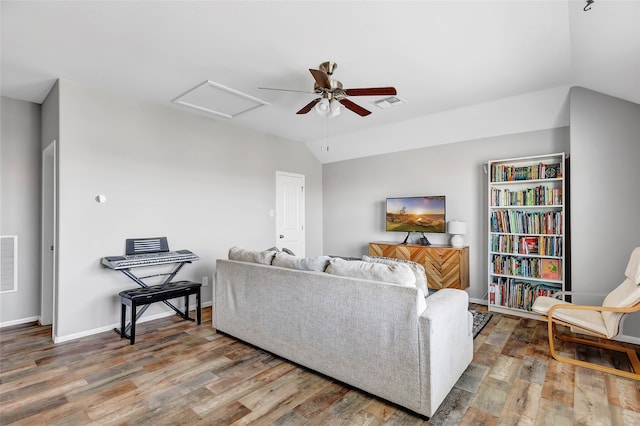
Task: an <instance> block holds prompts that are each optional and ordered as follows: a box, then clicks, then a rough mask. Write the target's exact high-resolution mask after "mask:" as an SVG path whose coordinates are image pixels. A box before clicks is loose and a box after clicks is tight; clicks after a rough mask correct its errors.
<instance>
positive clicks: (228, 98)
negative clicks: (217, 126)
mask: <svg viewBox="0 0 640 426" xmlns="http://www.w3.org/2000/svg"><path fill="white" fill-rule="evenodd" d="M173 102H175V103H177V104H179V105H183V106H186V107H189V108H194V109H197V110H199V111H204V112H207V113H210V114H215V115H219V116H221V117H225V118H233V117H235V116H236V115H238V114H242V113H244V112H247V111H251V110H253V109H256V108H258V107H261V106H263V105H269V103H268V102H266V101H263V100H262V99H258V98H256V97H253V96H251V95H247V94H246V93H242V92H240V91H238V90H235V89H231V88H230V87H227V86H223V85H222V84H218V83H214V82H213V81H211V80H207V81H205V82H203V83H201V84H199V85H197V86H196V87H194V88H193V89H191V90H189V91H187V92H186V93H184V94H182V95H180V96H178V97H177V98H175V99H174V100H173Z"/></svg>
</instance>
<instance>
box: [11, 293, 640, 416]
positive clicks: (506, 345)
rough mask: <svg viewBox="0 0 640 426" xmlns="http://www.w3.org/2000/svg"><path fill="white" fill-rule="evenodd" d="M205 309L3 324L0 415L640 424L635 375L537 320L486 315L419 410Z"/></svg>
mask: <svg viewBox="0 0 640 426" xmlns="http://www.w3.org/2000/svg"><path fill="white" fill-rule="evenodd" d="M471 308H472V309H477V310H484V311H486V307H484V306H480V305H472V306H471ZM210 320H211V308H205V309H203V323H202V325H200V326H197V325H196V324H194V323H193V322H188V321H183V320H181V319H180V318H179V317H177V316H172V317H167V318H163V319H158V320H153V321H149V322H146V323H141V324H140V325H139V327H138V330H137V331H138V333H137V336H136V344H135V345H133V346H131V345H129V341H128V340H126V339H120V337H119V336H118V335H117V334H116V333H114V332H113V331H111V332H104V333H101V334H98V335H94V336H90V337H85V338H81V339H78V340H75V341H71V342H67V343H61V344H57V345H54V344H52V343H51V339H50V334H51V329H50V328H49V327H40V326H37V325H36V324H28V325H22V326H14V327H8V328H4V329H2V330H0V356H1V361H0V404H1V405H0V424H1V425H14V424H15V425H20V424H24V425H49V424H65V425H88V424H99V425H109V424H132V425H165V424H166V425H200V424H207V425H228V424H238V425H240V424H273V425H343V424H348V425H382V424H394V425H418V424H423V425H428V424H434V425H456V424H468V425H494V424H496V425H497V424H504V425H515V424H527V425H528V424H531V425H575V424H577V425H640V392H639V391H638V383H637V382H635V381H633V380H628V379H624V378H620V377H617V376H613V375H609V374H604V373H601V372H596V371H593V370H589V369H584V368H581V367H574V366H571V365H568V364H563V363H558V362H556V361H555V360H553V359H550V357H549V348H548V345H547V335H546V325H545V323H543V322H540V321H535V320H531V319H521V318H517V317H512V316H507V315H500V314H494V316H493V318H492V319H491V321H490V323H489V324H488V325H487V326H486V327H485V329H484V330H483V331H482V332H481V334H480V335H479V336H478V337H477V338H476V339H475V340H474V350H475V354H474V358H473V363H472V364H471V365H470V367H469V368H468V369H467V371H466V372H465V373H464V375H463V376H462V378H461V379H460V380H459V381H458V383H457V384H456V386H455V387H454V389H453V390H452V391H451V393H450V394H449V396H448V397H447V399H446V400H445V402H444V403H443V405H442V406H441V407H440V409H439V410H438V411H437V412H436V414H435V415H434V416H433V417H432V418H430V419H428V420H427V419H425V418H424V417H420V416H418V415H416V414H415V413H412V412H410V411H407V410H405V409H403V408H401V407H398V406H396V405H394V404H391V403H389V402H386V401H383V400H380V399H378V398H375V397H373V396H371V395H369V394H366V393H364V392H361V391H359V390H357V389H354V388H352V387H350V386H347V385H344V384H341V383H337V382H335V381H333V380H331V379H330V378H327V377H325V376H321V375H318V374H316V373H314V372H312V371H309V370H307V369H305V368H302V367H300V366H298V365H294V364H291V363H289V362H287V361H284V360H282V359H280V358H278V357H276V356H273V355H271V354H269V353H266V352H264V351H262V350H259V349H257V348H255V347H252V346H250V345H247V344H245V343H243V342H240V341H237V340H236V339H233V338H231V337H229V336H227V335H224V334H220V333H216V332H215V330H214V329H213V328H212V327H211V323H210ZM630 346H632V345H630ZM632 347H633V346H632ZM635 348H636V350H639V349H640V348H638V347H637V346H636V347H635ZM559 349H560V351H561V352H562V353H564V354H571V355H573V356H576V357H579V358H586V359H591V360H593V359H596V360H599V362H602V363H605V364H611V363H615V364H620V363H623V361H621V360H620V359H618V358H615V357H612V355H611V354H608V353H601V352H600V351H596V350H591V349H589V350H583V349H576V348H575V346H571V345H570V344H564V345H563V346H561V347H560V348H559ZM371 374H375V371H372V372H371Z"/></svg>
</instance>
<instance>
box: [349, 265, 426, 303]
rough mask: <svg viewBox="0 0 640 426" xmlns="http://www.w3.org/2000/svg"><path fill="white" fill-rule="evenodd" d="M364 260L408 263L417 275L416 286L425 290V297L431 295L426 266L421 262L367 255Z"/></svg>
mask: <svg viewBox="0 0 640 426" xmlns="http://www.w3.org/2000/svg"><path fill="white" fill-rule="evenodd" d="M362 260H364V261H365V262H375V263H384V264H385V265H393V264H396V263H401V264H403V265H407V266H408V267H409V268H411V271H412V272H413V275H415V277H416V287H417V288H419V289H420V290H422V291H423V292H424V295H425V297H426V296H428V295H429V289H428V288H427V273H426V272H425V270H424V266H422V265H421V264H419V263H416V262H412V261H410V260H404V259H393V258H390V257H380V256H367V255H364V256H362Z"/></svg>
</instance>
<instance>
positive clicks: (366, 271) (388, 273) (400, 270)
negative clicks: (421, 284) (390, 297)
mask: <svg viewBox="0 0 640 426" xmlns="http://www.w3.org/2000/svg"><path fill="white" fill-rule="evenodd" d="M325 272H326V273H328V274H333V275H340V276H343V277H351V278H360V279H365V280H372V281H382V282H387V283H392V284H400V285H403V286H407V287H415V286H416V276H415V275H414V274H413V271H412V270H411V268H409V267H408V266H407V265H404V264H402V263H398V262H396V263H394V264H390V265H386V264H383V263H373V262H364V261H361V260H344V259H340V258H336V257H334V258H332V259H331V260H330V261H329V266H327V269H326V271H325Z"/></svg>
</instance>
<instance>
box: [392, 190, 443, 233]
mask: <svg viewBox="0 0 640 426" xmlns="http://www.w3.org/2000/svg"><path fill="white" fill-rule="evenodd" d="M445 204H446V203H445V196H444V195H436V196H425V197H399V198H387V211H386V230H387V231H390V232H428V233H436V234H443V233H445V232H446V223H447V222H446V217H445V212H446V209H445Z"/></svg>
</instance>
